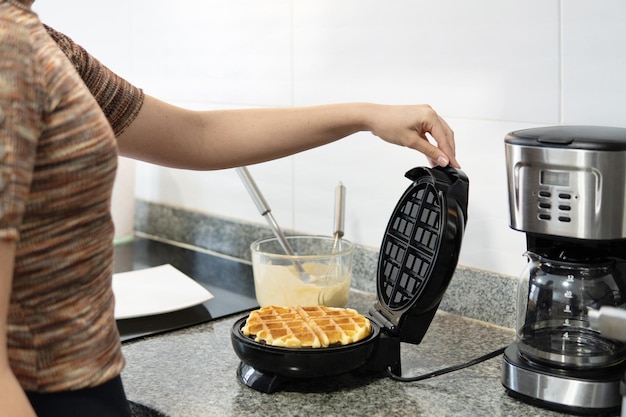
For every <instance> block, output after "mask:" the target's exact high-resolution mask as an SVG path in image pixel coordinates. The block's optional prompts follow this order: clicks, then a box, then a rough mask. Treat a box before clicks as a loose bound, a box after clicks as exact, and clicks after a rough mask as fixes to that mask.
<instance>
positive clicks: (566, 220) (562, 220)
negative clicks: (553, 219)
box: [559, 216, 572, 223]
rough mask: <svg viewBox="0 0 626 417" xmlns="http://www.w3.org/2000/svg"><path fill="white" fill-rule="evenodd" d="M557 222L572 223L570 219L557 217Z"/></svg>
mask: <svg viewBox="0 0 626 417" xmlns="http://www.w3.org/2000/svg"><path fill="white" fill-rule="evenodd" d="M559 221H560V222H564V223H569V222H571V221H572V219H571V218H569V217H566V216H559Z"/></svg>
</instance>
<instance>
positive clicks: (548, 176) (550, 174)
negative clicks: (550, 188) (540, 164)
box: [541, 171, 569, 187]
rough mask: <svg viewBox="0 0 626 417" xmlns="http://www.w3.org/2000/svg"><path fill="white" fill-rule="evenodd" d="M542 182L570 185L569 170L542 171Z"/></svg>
mask: <svg viewBox="0 0 626 417" xmlns="http://www.w3.org/2000/svg"><path fill="white" fill-rule="evenodd" d="M541 183H542V184H543V185H555V186H560V187H569V172H556V171H541Z"/></svg>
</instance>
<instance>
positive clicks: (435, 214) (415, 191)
mask: <svg viewBox="0 0 626 417" xmlns="http://www.w3.org/2000/svg"><path fill="white" fill-rule="evenodd" d="M405 176H406V177H407V178H408V179H410V180H412V181H413V183H412V184H411V185H410V186H409V187H408V188H407V190H406V191H405V192H404V194H403V195H402V197H401V198H400V200H399V201H398V203H397V205H396V207H395V209H394V211H393V213H392V215H391V218H390V219H389V222H388V224H387V228H386V230H385V234H384V237H383V241H382V244H381V247H380V252H379V257H378V270H377V294H378V301H377V302H376V304H375V305H374V307H373V308H372V309H371V311H370V315H371V316H372V317H373V318H374V319H375V320H376V321H378V322H379V324H381V326H383V328H384V330H385V331H386V332H387V333H389V334H390V335H392V336H397V337H399V339H400V341H403V342H409V343H415V344H417V343H420V342H421V340H422V338H423V337H424V334H425V333H426V331H427V330H428V327H429V326H430V322H431V321H432V319H433V317H434V315H435V313H436V311H437V308H438V306H439V303H440V302H441V299H442V298H443V295H444V293H445V291H446V289H447V287H448V284H449V283H450V280H451V279H452V275H453V274H454V271H455V269H456V265H457V261H458V256H459V251H460V248H461V241H462V238H463V233H464V231H465V225H466V223H467V203H468V191H469V181H468V178H467V176H466V175H465V173H463V172H462V171H460V170H457V169H454V168H452V167H445V168H441V167H435V168H425V167H417V168H413V169H411V170H410V171H408V172H407V173H406V174H405Z"/></svg>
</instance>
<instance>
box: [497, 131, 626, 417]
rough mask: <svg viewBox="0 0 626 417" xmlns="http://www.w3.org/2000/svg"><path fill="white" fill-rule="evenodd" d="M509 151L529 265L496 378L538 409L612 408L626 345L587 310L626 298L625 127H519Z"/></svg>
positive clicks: (513, 200) (513, 209) (514, 202)
mask: <svg viewBox="0 0 626 417" xmlns="http://www.w3.org/2000/svg"><path fill="white" fill-rule="evenodd" d="M505 153H506V165H507V178H508V191H509V210H510V226H511V228H513V229H515V230H518V231H521V232H524V233H526V246H527V252H526V253H525V255H526V257H527V258H528V263H527V266H526V269H525V270H524V272H523V273H522V276H521V278H520V281H519V288H518V305H517V323H516V340H515V342H514V343H513V344H511V345H510V346H508V347H507V349H506V350H505V353H504V357H503V366H502V384H503V386H504V387H505V389H506V391H507V393H508V394H509V395H511V396H513V397H516V398H519V399H521V400H523V401H526V402H529V403H531V404H534V405H537V406H540V407H544V408H549V409H553V410H557V411H564V412H568V413H574V414H595V415H597V414H603V413H612V412H614V411H616V410H618V409H619V407H620V403H621V399H622V397H621V394H620V380H621V379H622V377H623V375H624V369H625V366H626V344H625V343H624V342H620V341H616V340H613V339H610V338H607V337H605V336H604V335H603V334H601V333H600V332H599V331H597V330H595V329H594V328H592V327H591V326H590V324H589V314H588V313H589V311H590V310H597V309H599V308H601V307H603V306H608V307H612V308H624V304H625V303H626V129H622V128H612V127H598V126H551V127H542V128H532V129H524V130H519V131H514V132H511V133H509V134H508V135H507V136H506V138H505ZM624 332H626V329H624Z"/></svg>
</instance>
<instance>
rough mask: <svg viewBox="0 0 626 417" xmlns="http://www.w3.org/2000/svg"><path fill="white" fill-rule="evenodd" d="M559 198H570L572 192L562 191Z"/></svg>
mask: <svg viewBox="0 0 626 417" xmlns="http://www.w3.org/2000/svg"><path fill="white" fill-rule="evenodd" d="M559 198H562V199H563V200H570V199H571V198H572V196H571V195H570V194H566V193H560V194H559Z"/></svg>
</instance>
